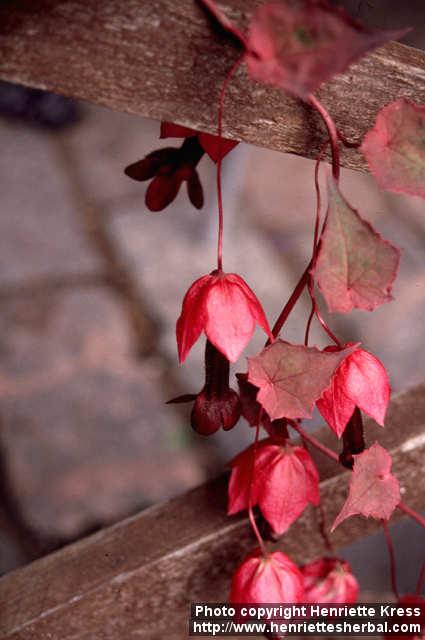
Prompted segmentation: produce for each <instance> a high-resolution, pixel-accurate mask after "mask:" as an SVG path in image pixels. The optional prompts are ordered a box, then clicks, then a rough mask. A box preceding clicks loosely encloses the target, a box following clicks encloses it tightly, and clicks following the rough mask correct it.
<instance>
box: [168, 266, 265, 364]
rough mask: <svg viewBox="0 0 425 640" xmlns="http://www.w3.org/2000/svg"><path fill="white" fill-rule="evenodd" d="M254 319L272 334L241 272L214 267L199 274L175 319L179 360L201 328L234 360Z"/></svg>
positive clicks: (239, 353)
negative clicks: (201, 274)
mask: <svg viewBox="0 0 425 640" xmlns="http://www.w3.org/2000/svg"><path fill="white" fill-rule="evenodd" d="M257 323H258V324H259V325H260V327H261V328H262V329H263V330H264V331H265V332H266V333H267V335H271V334H270V328H269V325H268V322H267V319H266V316H265V313H264V311H263V308H262V306H261V304H260V302H259V300H258V299H257V297H256V295H255V294H254V292H253V291H252V290H251V289H250V288H249V286H248V285H247V284H246V282H245V281H244V280H243V279H242V278H241V277H240V276H238V275H237V274H236V273H224V272H223V271H218V270H217V271H213V272H212V273H210V274H209V275H205V276H202V277H201V278H198V280H196V281H195V282H194V283H193V284H192V285H191V286H190V287H189V289H188V291H187V293H186V295H185V297H184V300H183V305H182V310H181V314H180V317H179V319H178V320H177V326H176V337H177V346H178V351H179V359H180V362H184V360H185V359H186V357H187V355H188V353H189V351H190V349H191V348H192V346H193V344H194V343H195V342H196V341H197V339H198V338H199V336H200V335H201V332H202V331H204V332H205V335H206V336H207V338H208V340H209V341H210V342H212V344H213V345H214V346H215V347H216V348H217V349H218V350H219V351H221V353H222V354H223V355H224V356H226V358H227V360H229V361H230V362H236V360H237V359H238V358H239V356H240V355H241V353H242V351H243V350H244V348H245V347H246V345H247V344H248V342H249V341H250V339H251V337H252V334H253V333H254V329H255V325H256V324H257Z"/></svg>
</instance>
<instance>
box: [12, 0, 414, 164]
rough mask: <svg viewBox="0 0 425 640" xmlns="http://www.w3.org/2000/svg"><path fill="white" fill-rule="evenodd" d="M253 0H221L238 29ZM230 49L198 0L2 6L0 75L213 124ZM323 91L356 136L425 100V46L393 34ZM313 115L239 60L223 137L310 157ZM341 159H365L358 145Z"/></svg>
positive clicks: (40, 1)
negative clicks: (396, 104) (393, 107)
mask: <svg viewBox="0 0 425 640" xmlns="http://www.w3.org/2000/svg"><path fill="white" fill-rule="evenodd" d="M258 3H259V2H258V0H223V1H220V2H219V4H220V6H221V7H222V9H223V10H224V12H225V13H226V15H228V16H229V17H231V18H232V19H233V20H234V21H235V22H236V23H237V24H238V25H240V26H241V27H242V28H246V24H247V21H248V19H249V16H250V15H251V14H252V9H253V7H254V6H255V5H256V4H258ZM237 53H238V52H237V50H236V48H235V46H234V45H232V44H231V43H229V42H228V41H227V39H226V38H225V37H223V35H222V34H219V33H217V31H216V30H214V29H213V28H212V26H211V23H210V22H209V20H208V19H207V17H206V15H205V13H204V12H203V11H202V10H201V9H200V8H199V6H198V5H197V4H196V0H180V1H179V2H174V1H172V0H156V1H155V2H152V1H151V0H126V2H122V0H72V1H70V0H15V1H14V2H8V3H6V5H4V6H3V5H2V7H1V8H0V77H1V78H3V79H5V80H10V81H12V82H18V83H22V84H25V85H29V86H33V87H41V88H45V89H50V90H52V91H56V92H59V93H63V94H65V95H68V96H73V97H75V98H81V99H83V100H89V101H91V102H94V103H97V104H100V105H105V106H107V107H111V108H113V109H117V110H121V111H128V112H130V113H134V114H138V115H141V116H145V117H150V118H155V119H158V120H162V119H166V120H172V121H174V122H179V123H181V124H185V125H189V126H191V127H194V128H197V129H201V130H204V131H209V132H213V133H214V132H216V120H217V100H218V94H219V90H220V87H221V84H222V82H223V79H224V77H225V74H226V71H227V70H228V69H229V68H230V66H231V64H232V62H233V61H234V60H235V59H236V57H237ZM319 95H320V98H321V99H322V100H323V102H324V103H325V104H326V106H327V107H328V108H329V110H330V112H331V113H332V114H333V116H334V117H335V120H336V123H337V125H338V126H339V127H340V129H341V130H342V131H343V132H344V134H345V135H346V136H347V137H348V138H350V139H354V140H360V138H361V137H362V135H363V133H364V132H365V131H366V130H367V129H368V128H369V127H370V126H371V124H372V123H373V121H374V117H375V115H376V113H377V111H378V110H379V108H380V107H382V106H383V105H384V104H386V103H388V102H390V101H391V100H394V99H395V98H398V97H401V96H406V97H409V98H412V99H415V100H417V101H418V102H422V103H425V53H424V52H423V51H419V50H416V49H412V48H409V47H406V46H403V45H401V44H397V43H390V44H388V45H386V46H384V47H382V48H381V49H379V50H377V51H376V52H374V53H372V54H370V55H369V56H367V57H366V58H364V59H362V60H361V61H360V62H358V63H357V64H354V65H352V66H351V67H350V68H349V70H348V71H347V73H345V74H344V75H341V76H338V77H337V78H336V79H335V80H334V81H333V82H332V83H330V84H328V85H327V86H325V87H324V88H323V89H322V90H321V91H320V92H319ZM317 124H318V119H317V117H316V115H314V116H313V117H312V116H311V111H310V109H309V108H308V107H306V106H304V105H303V104H301V103H300V102H299V101H297V100H295V99H293V98H290V97H289V96H287V95H285V94H283V93H282V92H280V91H278V90H274V89H267V88H265V87H263V86H262V85H260V84H258V83H252V82H251V81H250V80H249V79H248V78H247V76H246V72H245V70H244V69H241V70H240V71H239V73H238V75H237V77H236V78H235V79H234V80H233V81H232V82H231V84H230V87H229V91H228V94H227V97H226V107H225V122H224V132H225V134H226V135H227V136H228V137H231V138H236V139H239V140H244V141H246V142H250V143H253V144H256V145H260V146H262V147H268V148H271V149H277V150H279V151H289V152H292V153H297V154H300V155H303V156H306V157H314V156H315V155H316V154H317V150H318V148H319V146H320V138H321V137H322V136H323V129H322V127H321V125H320V127H319V128H318V127H317ZM318 131H319V133H318ZM342 163H343V164H344V165H345V166H348V167H352V168H357V169H358V168H361V169H362V168H364V162H363V160H362V158H361V156H360V155H359V154H358V153H357V152H356V151H353V150H351V151H348V152H344V153H343V157H342Z"/></svg>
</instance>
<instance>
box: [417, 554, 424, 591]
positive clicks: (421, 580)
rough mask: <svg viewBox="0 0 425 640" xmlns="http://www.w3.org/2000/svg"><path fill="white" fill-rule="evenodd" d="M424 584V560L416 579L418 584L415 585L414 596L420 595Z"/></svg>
mask: <svg viewBox="0 0 425 640" xmlns="http://www.w3.org/2000/svg"><path fill="white" fill-rule="evenodd" d="M424 583H425V560H424V561H423V563H422V568H421V572H420V574H419V577H418V582H417V585H416V595H418V596H420V595H421V593H422V589H423V587H424Z"/></svg>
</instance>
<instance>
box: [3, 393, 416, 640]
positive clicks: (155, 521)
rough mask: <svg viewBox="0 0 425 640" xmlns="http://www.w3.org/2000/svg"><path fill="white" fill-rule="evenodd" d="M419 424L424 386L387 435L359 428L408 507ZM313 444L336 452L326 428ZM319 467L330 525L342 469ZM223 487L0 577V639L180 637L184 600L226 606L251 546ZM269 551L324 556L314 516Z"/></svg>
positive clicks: (352, 523) (399, 401) (360, 531)
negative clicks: (384, 460)
mask: <svg viewBox="0 0 425 640" xmlns="http://www.w3.org/2000/svg"><path fill="white" fill-rule="evenodd" d="M424 428H425V385H421V386H419V387H416V388H414V389H412V390H410V391H408V392H406V393H404V394H403V395H401V396H399V397H398V398H396V399H395V400H393V401H392V403H391V406H390V410H389V414H388V418H387V421H386V427H385V429H381V428H379V427H377V426H372V425H371V424H368V425H367V434H368V441H369V444H370V443H372V442H373V441H374V440H375V439H376V438H377V437H379V440H380V442H381V443H382V444H383V446H385V447H386V448H388V449H389V450H390V451H391V453H392V455H393V460H394V471H395V473H396V474H397V476H398V478H399V480H400V483H401V486H402V490H403V499H404V501H405V502H406V503H407V504H409V506H412V507H415V508H416V509H421V508H424V507H425V495H424V492H423V487H424V483H425V468H424V455H425V438H424ZM320 438H321V440H322V441H324V442H326V443H327V444H328V445H332V446H333V447H335V444H336V439H335V437H334V436H333V434H332V433H331V432H330V430H329V429H326V430H322V431H321V433H320ZM319 455H320V454H319ZM317 462H318V464H319V467H320V472H321V477H322V483H321V494H322V502H323V506H324V509H325V513H326V520H327V522H328V525H329V524H330V523H331V522H332V520H333V518H334V517H335V516H336V514H337V512H338V511H339V509H340V507H341V505H342V503H343V501H344V499H345V497H346V493H347V483H348V479H349V472H347V471H344V470H342V468H341V467H338V466H336V465H334V464H333V463H332V462H331V461H329V460H328V459H327V458H323V457H322V456H321V457H320V458H317ZM226 483H227V478H226V477H225V476H222V477H220V478H219V479H217V480H215V481H213V482H210V483H208V484H206V485H203V486H201V487H199V488H197V489H195V490H193V491H190V492H189V493H187V494H186V495H184V496H180V497H178V498H176V499H174V500H171V501H169V502H167V503H165V504H163V505H159V506H155V507H153V508H151V509H148V510H146V511H143V512H142V513H140V514H139V515H136V516H134V517H132V518H129V519H127V520H124V521H123V522H121V523H119V524H117V525H116V526H114V527H111V528H109V529H105V530H103V531H101V532H100V533H98V534H96V535H94V536H91V537H89V538H86V539H84V540H82V541H80V542H78V543H76V544H73V545H70V546H68V547H66V548H64V549H63V550H61V551H58V552H56V553H54V554H52V555H50V556H47V557H45V558H43V559H41V560H38V561H37V562H34V563H33V564H31V565H29V566H27V567H24V568H23V569H20V570H18V571H15V572H14V573H11V574H9V575H7V576H5V577H4V578H2V579H1V580H0V603H1V605H0V611H1V615H0V620H1V621H0V638H2V639H6V638H7V639H8V640H12V639H13V640H48V639H50V640H51V639H54V640H59V639H60V640H75V639H77V638H78V640H122V639H123V638H125V639H126V640H129V639H132V638H146V639H147V640H148V639H149V640H159V639H160V638H161V639H162V638H163V637H167V638H168V639H176V640H177V639H180V638H186V637H187V618H188V614H189V604H190V602H193V601H215V602H218V601H225V600H226V598H227V594H228V588H229V581H230V576H231V574H232V572H233V570H234V569H235V567H236V565H237V564H238V562H239V561H240V560H241V558H242V557H243V556H244V554H245V553H246V551H247V550H248V549H250V548H252V547H253V546H254V540H253V538H252V535H251V533H250V529H249V527H248V526H247V520H246V517H243V516H242V517H239V516H236V517H231V518H228V517H226ZM395 516H396V517H399V516H401V512H398V511H396V513H395ZM378 526H379V524H378V523H377V522H376V521H373V520H366V519H365V518H361V517H355V518H350V519H349V520H347V521H346V522H345V523H343V524H342V525H341V526H340V527H338V529H337V530H336V531H335V533H334V534H333V536H332V539H333V542H334V543H335V545H336V547H341V546H343V545H346V544H348V543H351V542H353V541H354V540H356V539H358V538H360V537H362V536H364V535H365V534H367V533H369V532H372V531H374V530H376V529H377V527H378ZM276 546H277V547H279V548H282V549H283V550H284V551H285V552H286V553H287V554H288V555H290V556H291V557H292V558H293V559H294V560H296V561H298V562H300V561H302V562H306V561H308V560H310V559H312V558H314V557H316V556H318V555H319V554H322V553H324V549H323V546H322V541H321V538H320V536H319V534H318V532H317V526H316V523H315V513H314V510H313V509H312V508H309V509H307V510H306V511H305V512H304V514H303V515H302V517H301V518H300V519H299V520H298V521H297V522H296V524H294V525H293V526H292V527H291V529H290V530H289V532H288V533H287V534H285V535H284V536H283V538H282V539H281V541H280V542H279V543H278V544H277V545H276Z"/></svg>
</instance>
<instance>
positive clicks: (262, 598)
mask: <svg viewBox="0 0 425 640" xmlns="http://www.w3.org/2000/svg"><path fill="white" fill-rule="evenodd" d="M303 595H304V588H303V579H302V575H301V573H300V570H299V569H298V567H297V566H296V565H295V564H294V563H293V562H292V560H290V559H289V558H288V556H286V555H285V554H284V553H281V552H280V551H277V552H276V553H270V554H268V555H267V556H264V555H262V553H261V551H260V549H256V550H255V551H252V552H251V553H250V554H248V555H247V556H246V558H245V559H244V561H243V562H242V564H241V565H240V566H239V567H238V568H237V569H236V571H235V573H234V575H233V579H232V587H231V592H230V602H231V603H232V604H238V603H252V604H264V603H269V602H279V603H282V604H284V603H294V602H301V601H302V599H303Z"/></svg>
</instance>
